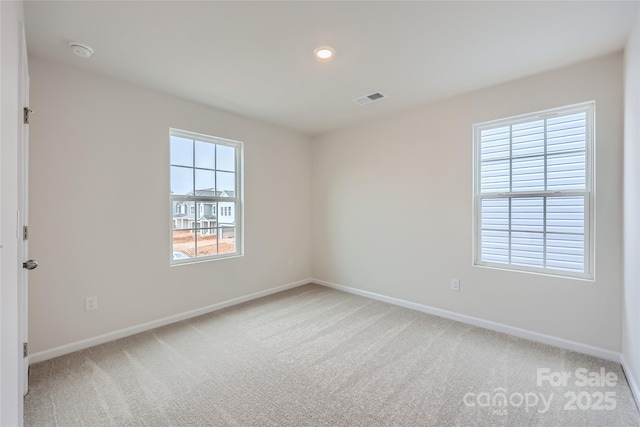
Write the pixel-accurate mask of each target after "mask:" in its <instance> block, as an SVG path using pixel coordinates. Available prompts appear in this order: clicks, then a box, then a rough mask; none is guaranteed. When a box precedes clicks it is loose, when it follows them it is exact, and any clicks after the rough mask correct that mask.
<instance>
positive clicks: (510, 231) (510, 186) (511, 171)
mask: <svg viewBox="0 0 640 427" xmlns="http://www.w3.org/2000/svg"><path fill="white" fill-rule="evenodd" d="M509 193H513V126H512V125H510V126H509ZM512 201H513V199H512V198H511V197H509V264H511V257H512V251H513V248H512V246H511V245H512V243H511V242H512V235H513V231H512V230H511V227H512V221H511V218H512V216H513V212H512V210H511V209H512V203H511V202H512Z"/></svg>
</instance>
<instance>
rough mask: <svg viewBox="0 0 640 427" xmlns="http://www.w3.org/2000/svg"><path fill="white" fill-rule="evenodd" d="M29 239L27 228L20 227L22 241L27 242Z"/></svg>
mask: <svg viewBox="0 0 640 427" xmlns="http://www.w3.org/2000/svg"><path fill="white" fill-rule="evenodd" d="M28 239H29V228H28V227H27V226H26V225H25V226H24V227H22V240H28Z"/></svg>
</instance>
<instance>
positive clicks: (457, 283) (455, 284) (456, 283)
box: [451, 279, 460, 291]
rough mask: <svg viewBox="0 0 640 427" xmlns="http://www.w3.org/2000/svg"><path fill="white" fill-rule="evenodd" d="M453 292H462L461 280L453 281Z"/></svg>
mask: <svg viewBox="0 0 640 427" xmlns="http://www.w3.org/2000/svg"><path fill="white" fill-rule="evenodd" d="M451 290H452V291H460V279H451Z"/></svg>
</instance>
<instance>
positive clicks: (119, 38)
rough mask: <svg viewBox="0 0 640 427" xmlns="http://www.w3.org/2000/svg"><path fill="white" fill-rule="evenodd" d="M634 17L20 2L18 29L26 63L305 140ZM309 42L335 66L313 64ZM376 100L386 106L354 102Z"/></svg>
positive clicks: (583, 46) (544, 8)
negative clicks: (58, 66) (121, 84)
mask: <svg viewBox="0 0 640 427" xmlns="http://www.w3.org/2000/svg"><path fill="white" fill-rule="evenodd" d="M637 7H638V1H623V2H616V1H596V2H583V1H563V2H560V1H554V2H535V1H534V2H485V1H471V2H455V1H449V2H446V1H443V2H436V1H411V2H400V1H386V2H367V1H350V2H346V1H345V2H337V1H298V2H276V1H259V2H244V1H229V2H221V1H198V2H188V1H141V2H131V1H129V2H123V1H107V2H96V1H71V2H60V1H42V2H40V1H26V2H25V14H26V18H25V21H26V28H27V46H28V50H29V53H30V55H33V56H36V57H42V58H47V59H50V60H53V61H56V62H60V63H65V64H68V65H71V66H74V67H78V68H82V69H85V70H88V71H92V72H96V73H100V74H103V75H107V76H111V77H115V78H118V79H121V80H124V81H128V82H131V83H134V84H137V85H140V86H144V87H147V88H151V89H155V90H159V91H162V92H166V93H169V94H172V95H175V96H178V97H181V98H186V99H189V100H192V101H195V102H199V103H202V104H206V105H209V106H212V107H217V108H221V109H224V110H228V111H233V112H236V113H240V114H243V115H245V116H249V117H253V118H256V119H259V120H264V121H267V122H271V123H276V124H279V125H283V126H286V127H289V128H293V129H297V130H299V131H302V132H304V133H307V134H311V135H314V134H319V133H323V132H326V131H329V130H333V129H336V128H339V127H342V126H346V125H349V124H352V123H355V122H357V121H360V120H365V119H372V118H375V117H379V116H381V115H385V114H392V113H395V112H399V111H401V110H404V109H408V108H411V107H415V106H418V105H422V104H426V103H429V102H431V101H433V100H436V99H441V98H445V97H450V96H453V95H457V94H461V93H464V92H469V91H472V90H476V89H479V88H482V87H487V86H491V85H494V84H498V83H501V82H504V81H508V80H513V79H517V78H520V77H524V76H527V75H531V74H535V73H538V72H541V71H545V70H549V69H553V68H557V67H559V66H563V65H566V64H570V63H574V62H578V61H581V60H585V59H588V58H591V57H595V56H599V55H603V54H606V53H609V52H613V51H616V50H620V49H622V48H623V46H624V43H625V40H626V38H627V36H628V33H629V30H630V28H631V25H632V23H633V22H632V20H633V17H634V16H635V15H634V13H633V12H634V11H635V9H636V8H637ZM70 41H77V42H81V43H85V44H87V45H89V46H91V47H92V48H93V49H94V50H95V54H94V56H93V57H92V58H90V59H82V58H79V57H77V56H75V55H73V54H72V52H71V50H70V49H69V48H68V46H67V42H70ZM320 45H330V46H332V47H333V48H334V49H335V51H336V56H335V59H334V60H333V61H331V62H326V63H321V62H318V61H316V60H314V59H313V57H312V54H313V50H314V48H316V47H318V46H320ZM377 91H380V92H382V93H384V94H385V95H386V96H387V98H385V99H383V100H381V101H378V102H375V103H371V104H367V105H364V106H359V105H357V104H355V103H354V102H352V100H353V99H354V98H358V97H360V96H363V95H368V94H370V93H372V92H377Z"/></svg>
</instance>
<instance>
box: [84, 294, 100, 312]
mask: <svg viewBox="0 0 640 427" xmlns="http://www.w3.org/2000/svg"><path fill="white" fill-rule="evenodd" d="M97 309H98V297H96V296H93V297H86V298H85V299H84V311H91V310H97Z"/></svg>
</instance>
